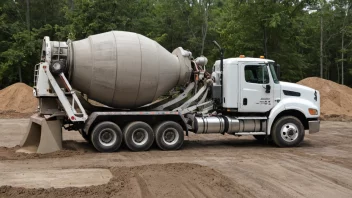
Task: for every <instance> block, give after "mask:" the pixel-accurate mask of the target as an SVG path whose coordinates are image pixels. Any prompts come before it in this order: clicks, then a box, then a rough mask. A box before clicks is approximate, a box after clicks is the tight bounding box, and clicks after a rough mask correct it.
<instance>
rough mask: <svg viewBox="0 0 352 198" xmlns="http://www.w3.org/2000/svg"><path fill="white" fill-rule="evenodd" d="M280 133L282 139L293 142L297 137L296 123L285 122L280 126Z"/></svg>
mask: <svg viewBox="0 0 352 198" xmlns="http://www.w3.org/2000/svg"><path fill="white" fill-rule="evenodd" d="M280 133H281V137H282V139H283V140H285V141H286V142H293V141H295V140H296V139H297V138H298V134H299V130H298V127H297V125H295V124H293V123H287V124H284V125H283V126H282V127H281V131H280Z"/></svg>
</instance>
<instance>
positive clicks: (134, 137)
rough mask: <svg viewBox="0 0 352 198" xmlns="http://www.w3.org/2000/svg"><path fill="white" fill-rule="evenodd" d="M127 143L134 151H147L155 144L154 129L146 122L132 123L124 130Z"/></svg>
mask: <svg viewBox="0 0 352 198" xmlns="http://www.w3.org/2000/svg"><path fill="white" fill-rule="evenodd" d="M123 135H124V139H125V143H126V145H127V147H128V148H129V149H131V150H132V151H146V150H148V149H149V148H150V147H151V146H152V144H153V142H154V133H153V129H152V128H151V127H150V126H149V125H148V124H147V123H145V122H140V121H137V122H131V123H129V124H128V125H127V126H126V127H125V128H124V129H123Z"/></svg>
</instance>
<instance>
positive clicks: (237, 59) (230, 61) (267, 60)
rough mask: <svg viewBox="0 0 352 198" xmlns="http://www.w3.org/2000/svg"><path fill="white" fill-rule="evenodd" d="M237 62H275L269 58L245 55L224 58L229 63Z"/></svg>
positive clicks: (218, 62)
mask: <svg viewBox="0 0 352 198" xmlns="http://www.w3.org/2000/svg"><path fill="white" fill-rule="evenodd" d="M237 62H275V61H273V60H270V59H264V58H251V57H246V58H226V59H224V63H226V64H230V63H237ZM215 64H220V60H217V61H216V62H215Z"/></svg>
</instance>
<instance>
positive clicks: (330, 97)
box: [297, 77, 352, 121]
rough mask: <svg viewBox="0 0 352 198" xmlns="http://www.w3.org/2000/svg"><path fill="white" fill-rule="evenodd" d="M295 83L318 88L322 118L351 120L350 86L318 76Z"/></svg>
mask: <svg viewBox="0 0 352 198" xmlns="http://www.w3.org/2000/svg"><path fill="white" fill-rule="evenodd" d="M297 83H298V84H301V85H305V86H308V87H311V88H313V89H316V90H319V92H320V107H321V119H322V120H341V121H351V120H352V88H350V87H347V86H345V85H340V84H338V83H335V82H333V81H330V80H325V79H321V78H318V77H310V78H306V79H303V80H301V81H299V82H297Z"/></svg>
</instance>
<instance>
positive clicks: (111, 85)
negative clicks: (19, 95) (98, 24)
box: [67, 31, 192, 109]
mask: <svg viewBox="0 0 352 198" xmlns="http://www.w3.org/2000/svg"><path fill="white" fill-rule="evenodd" d="M191 55H192V54H191V53H190V52H189V51H186V50H184V49H182V48H181V47H179V48H176V49H175V50H174V51H173V52H172V53H170V52H168V51H167V50H166V49H165V48H163V47H162V46H161V45H160V44H158V43H157V42H156V41H154V40H151V39H149V38H147V37H145V36H143V35H140V34H137V33H132V32H124V31H111V32H106V33H102V34H97V35H92V36H89V37H88V38H86V39H83V40H78V41H69V42H68V57H67V66H68V74H69V80H70V83H71V85H72V87H73V88H75V89H76V90H79V91H81V92H82V93H84V94H87V95H88V97H89V98H91V99H93V100H96V101H98V102H100V103H102V104H105V105H107V106H111V107H115V108H128V109H133V108H137V107H140V106H143V105H145V104H148V103H150V102H152V101H154V100H155V99H157V98H158V97H159V96H161V95H163V94H165V93H167V92H168V91H169V90H171V89H172V88H173V87H175V86H177V85H184V84H186V83H187V82H188V81H189V79H190V75H191V71H192V68H191Z"/></svg>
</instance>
